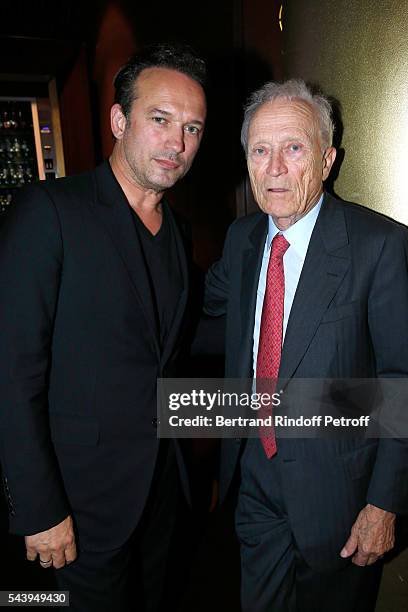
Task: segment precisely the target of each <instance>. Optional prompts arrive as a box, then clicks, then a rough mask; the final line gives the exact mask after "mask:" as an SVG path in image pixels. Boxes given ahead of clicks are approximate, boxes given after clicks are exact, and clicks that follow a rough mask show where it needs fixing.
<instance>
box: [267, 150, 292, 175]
mask: <svg viewBox="0 0 408 612" xmlns="http://www.w3.org/2000/svg"><path fill="white" fill-rule="evenodd" d="M266 172H267V174H270V175H271V176H280V175H281V174H286V172H287V166H286V163H285V160H284V158H283V154H282V151H272V152H271V154H270V158H269V162H268V166H267V169H266Z"/></svg>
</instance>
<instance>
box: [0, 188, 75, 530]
mask: <svg viewBox="0 0 408 612" xmlns="http://www.w3.org/2000/svg"><path fill="white" fill-rule="evenodd" d="M62 264H63V243H62V238H61V228H60V223H59V219H58V215H57V211H56V208H55V206H54V203H53V202H52V200H51V198H50V196H49V195H48V193H47V191H46V189H45V188H44V187H43V186H40V185H34V186H32V187H30V188H29V189H27V190H25V192H24V193H23V194H22V195H21V196H20V198H19V200H18V201H17V202H16V203H15V204H14V206H13V208H12V209H11V211H10V213H9V216H8V217H7V219H6V221H5V223H4V226H3V227H2V229H1V236H0V321H1V327H2V329H1V336H0V399H1V404H0V458H1V462H2V469H3V480H4V483H3V484H4V488H5V491H6V497H7V501H8V505H9V514H10V530H11V531H12V532H13V533H18V534H23V535H27V534H33V533H38V532H39V531H43V530H45V529H48V528H50V527H52V526H53V525H56V524H57V523H59V522H60V521H61V520H63V518H65V517H66V516H67V515H68V514H69V507H68V503H67V499H66V495H65V492H64V487H63V483H62V479H61V475H60V472H59V468H58V463H57V459H56V456H55V453H54V449H53V445H52V441H51V436H50V428H49V419H48V378H49V372H50V368H51V351H52V334H53V326H54V320H55V316H56V311H57V308H58V291H59V282H60V278H61V274H62Z"/></svg>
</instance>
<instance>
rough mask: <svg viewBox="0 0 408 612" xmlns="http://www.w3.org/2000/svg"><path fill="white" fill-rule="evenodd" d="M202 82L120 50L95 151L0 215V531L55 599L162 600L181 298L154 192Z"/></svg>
mask: <svg viewBox="0 0 408 612" xmlns="http://www.w3.org/2000/svg"><path fill="white" fill-rule="evenodd" d="M204 79H205V66H204V62H203V61H202V60H201V59H199V58H197V57H196V56H195V55H193V54H192V52H191V51H190V50H189V49H186V48H179V47H171V46H165V45H158V46H155V47H153V48H150V49H148V50H146V51H145V52H143V53H141V54H140V55H138V56H137V57H134V58H132V59H131V60H130V61H129V63H128V64H127V65H126V66H124V67H123V68H122V69H121V70H120V72H119V73H118V75H117V76H116V79H115V90H116V99H115V104H114V105H113V106H112V110H111V128H112V133H113V136H114V137H115V145H114V149H113V153H112V156H111V158H110V160H109V161H105V162H104V163H103V164H102V165H101V166H99V167H98V168H96V169H95V170H94V171H91V172H88V173H85V174H83V175H81V176H77V177H71V178H67V179H62V180H58V181H56V182H55V183H41V184H40V183H38V184H36V185H34V186H33V187H32V188H30V189H28V190H27V191H26V192H25V193H24V194H23V195H22V197H21V199H20V201H19V202H17V203H16V204H15V206H14V208H13V210H12V211H11V214H10V216H9V218H8V219H7V221H6V224H5V226H4V228H3V232H2V236H1V240H0V312H1V319H2V321H3V331H2V334H1V341H0V372H1V374H0V395H1V423H0V432H1V445H0V446H1V460H2V464H3V473H4V485H5V490H6V495H7V498H8V502H9V512H10V526H11V530H12V531H13V532H14V533H18V534H23V535H25V536H26V547H27V558H28V559H30V560H34V559H36V558H38V559H39V562H40V563H41V565H42V566H43V567H53V568H55V569H56V570H57V571H56V577H57V581H58V584H59V586H60V588H62V589H65V590H68V591H70V597H71V610H78V611H81V612H91V611H93V610H94V611H95V612H103V611H104V610H106V612H112V611H113V610H115V611H125V610H126V611H127V610H130V609H132V610H133V609H137V610H156V609H158V608H159V605H160V597H161V592H162V586H163V584H164V578H165V571H166V560H167V555H168V549H169V544H170V540H171V536H172V532H173V526H174V522H175V516H176V509H177V504H178V500H179V492H180V477H181V481H182V482H183V481H184V485H185V486H186V483H185V470H184V466H183V462H182V458H181V455H180V451H179V448H178V447H177V446H176V445H174V444H172V443H171V444H165V443H164V442H165V441H163V443H159V440H158V439H157V420H156V380H157V377H159V376H166V374H168V373H169V372H170V371H172V372H173V371H174V356H175V353H176V352H177V349H178V346H179V340H180V331H181V329H182V323H183V318H184V314H185V308H186V303H187V295H188V275H187V260H186V254H185V250H184V246H183V239H182V235H181V233H180V231H179V228H178V226H177V223H176V220H175V218H174V216H173V214H172V212H171V210H170V208H169V206H168V204H167V203H166V202H165V200H164V197H163V196H164V193H165V191H166V190H167V189H169V188H170V187H172V186H173V185H174V184H175V183H176V182H177V181H178V180H179V179H181V178H182V177H183V176H184V175H185V174H186V172H188V170H189V168H190V166H191V164H192V162H193V159H194V156H195V154H196V153H197V150H198V148H199V145H200V141H201V138H202V134H203V129H204V122H205V117H206V101H205V95H204V90H203V84H204ZM177 463H178V468H177ZM131 567H133V572H131V571H130V569H131Z"/></svg>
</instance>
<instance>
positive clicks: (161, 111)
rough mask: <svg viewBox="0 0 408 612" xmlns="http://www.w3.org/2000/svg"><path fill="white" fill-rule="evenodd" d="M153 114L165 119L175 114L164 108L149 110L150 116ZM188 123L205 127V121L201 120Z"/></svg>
mask: <svg viewBox="0 0 408 612" xmlns="http://www.w3.org/2000/svg"><path fill="white" fill-rule="evenodd" d="M151 113H159V114H160V115H164V116H165V117H171V116H172V114H173V113H171V112H170V111H166V110H163V109H162V108H151V109H149V111H148V114H151ZM186 123H195V124H197V125H200V126H203V125H204V121H201V120H200V119H192V120H191V121H187V122H186Z"/></svg>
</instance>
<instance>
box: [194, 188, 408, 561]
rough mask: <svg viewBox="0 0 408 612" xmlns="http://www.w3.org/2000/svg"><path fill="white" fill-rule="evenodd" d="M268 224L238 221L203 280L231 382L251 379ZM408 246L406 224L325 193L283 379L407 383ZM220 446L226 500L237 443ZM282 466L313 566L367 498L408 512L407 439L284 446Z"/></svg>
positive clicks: (291, 511) (338, 543)
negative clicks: (222, 327) (221, 319)
mask: <svg viewBox="0 0 408 612" xmlns="http://www.w3.org/2000/svg"><path fill="white" fill-rule="evenodd" d="M267 226H268V224H267V216H266V215H265V214H263V213H261V212H259V213H255V214H254V215H250V216H248V217H245V218H243V219H239V220H238V221H236V222H235V223H234V224H233V225H232V226H231V228H230V230H229V232H228V236H227V239H226V242H225V247H224V252H223V256H222V259H221V260H220V261H219V262H218V263H217V264H215V265H214V266H213V268H212V269H211V270H210V272H209V274H208V277H207V287H206V310H207V313H208V314H212V315H221V314H226V316H227V331H226V376H227V377H231V378H235V377H237V378H238V377H242V378H250V377H252V345H253V328H254V316H255V305H256V292H257V286H258V278H259V273H260V268H261V261H262V253H263V248H264V243H265V238H266V235H267ZM407 245H408V242H407V231H406V228H404V227H403V226H401V225H399V224H397V223H395V222H392V221H390V220H387V219H385V218H384V217H382V216H381V215H378V214H376V213H374V212H372V211H369V210H367V209H365V208H362V207H360V206H357V205H354V204H351V203H347V202H341V201H339V200H336V199H334V198H333V197H331V196H329V195H327V194H326V195H325V197H324V201H323V205H322V208H321V211H320V213H319V217H318V219H317V222H316V225H315V228H314V231H313V234H312V237H311V240H310V243H309V248H308V252H307V256H306V259H305V262H304V266H303V269H302V273H301V277H300V279H299V283H298V287H297V291H296V295H295V299H294V302H293V305H292V309H291V312H290V317H289V321H288V326H287V330H286V335H285V340H284V344H283V348H282V358H281V364H280V372H279V376H280V378H282V379H291V378H293V377H296V378H331V379H332V378H334V379H336V378H339V379H347V378H373V377H406V376H407V374H408V340H407V339H408V276H407V270H408V264H407V261H408V246H407ZM289 384H290V381H289ZM288 416H290V414H289V415H288ZM223 442H224V443H223V448H222V460H221V487H220V488H221V497H223V496H224V495H225V493H226V491H227V489H228V487H229V485H230V483H231V480H232V477H233V474H234V471H235V469H236V466H237V462H238V457H239V454H240V450H241V447H242V445H241V442H240V441H235V440H224V441H223ZM277 460H278V461H279V464H280V467H281V470H282V473H283V478H282V482H283V488H284V497H285V501H286V504H287V508H288V515H289V520H290V523H291V526H292V529H293V532H294V535H295V538H296V541H297V543H298V545H299V547H300V549H301V550H302V552H303V555H304V556H305V558H306V559H307V561H308V562H309V563H310V565H311V566H314V567H320V568H321V569H324V568H329V567H331V566H336V565H341V563H342V562H343V561H342V560H341V559H340V557H339V551H340V550H341V548H342V546H343V545H344V543H345V542H346V540H347V538H348V535H349V531H350V528H351V526H352V524H353V522H354V520H355V518H356V516H357V514H358V512H359V511H360V510H361V508H362V507H363V506H364V505H365V504H366V503H367V502H369V503H372V504H374V505H376V506H379V507H380V508H384V509H386V510H389V511H394V512H397V513H399V512H406V511H407V508H408V446H407V441H406V440H392V439H383V440H375V439H368V440H366V441H364V440H363V441H361V440H360V441H356V440H354V439H351V438H348V439H339V440H322V439H318V440H311V439H297V440H293V439H292V440H289V439H280V440H279V445H278V455H277Z"/></svg>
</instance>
